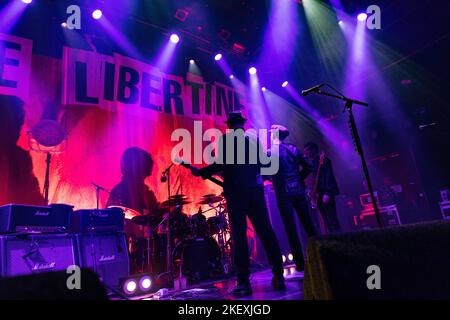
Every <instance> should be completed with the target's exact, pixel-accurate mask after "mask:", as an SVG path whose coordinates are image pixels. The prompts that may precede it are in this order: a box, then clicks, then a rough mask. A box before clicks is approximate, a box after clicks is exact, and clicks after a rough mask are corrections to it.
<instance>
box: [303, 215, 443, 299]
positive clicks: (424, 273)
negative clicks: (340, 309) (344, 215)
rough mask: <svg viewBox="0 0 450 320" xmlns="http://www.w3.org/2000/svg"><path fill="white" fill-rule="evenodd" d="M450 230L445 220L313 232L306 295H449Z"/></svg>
mask: <svg viewBox="0 0 450 320" xmlns="http://www.w3.org/2000/svg"><path fill="white" fill-rule="evenodd" d="M449 234H450V222H448V221H445V222H444V221H443V222H441V221H439V222H427V223H418V224H410V225H403V226H396V227H388V228H384V229H378V230H368V231H360V232H352V233H343V234H336V235H328V236H320V237H313V238H311V239H310V241H309V244H308V261H307V265H306V270H305V279H304V297H305V299H319V300H322V299H445V300H448V299H450V277H449V276H448V272H449V270H450V237H449ZM373 267H375V269H378V271H375V269H374V268H373ZM375 283H378V285H379V287H374V286H373V285H374V284H375Z"/></svg>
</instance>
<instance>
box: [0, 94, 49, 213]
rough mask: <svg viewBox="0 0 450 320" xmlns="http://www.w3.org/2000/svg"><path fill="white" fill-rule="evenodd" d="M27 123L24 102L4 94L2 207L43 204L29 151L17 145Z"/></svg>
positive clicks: (0, 100)
mask: <svg viewBox="0 0 450 320" xmlns="http://www.w3.org/2000/svg"><path fill="white" fill-rule="evenodd" d="M24 121H25V111H24V108H23V102H22V100H20V99H19V98H17V97H14V96H8V95H0V205H4V204H7V203H21V204H31V205H43V203H44V199H43V197H42V195H41V193H40V192H39V184H38V181H37V179H36V177H35V176H34V174H33V162H32V160H31V157H30V154H29V152H28V151H26V150H24V149H22V148H21V147H19V146H18V145H17V142H18V140H19V137H20V131H21V129H22V126H23V124H24Z"/></svg>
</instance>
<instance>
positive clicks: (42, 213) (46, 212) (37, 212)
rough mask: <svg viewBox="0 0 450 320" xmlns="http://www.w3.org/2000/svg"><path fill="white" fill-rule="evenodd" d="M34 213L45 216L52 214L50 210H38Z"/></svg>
mask: <svg viewBox="0 0 450 320" xmlns="http://www.w3.org/2000/svg"><path fill="white" fill-rule="evenodd" d="M34 215H35V216H43V217H46V216H48V215H50V211H36V212H35V213H34Z"/></svg>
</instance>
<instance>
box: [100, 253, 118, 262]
mask: <svg viewBox="0 0 450 320" xmlns="http://www.w3.org/2000/svg"><path fill="white" fill-rule="evenodd" d="M113 260H116V255H114V254H112V255H110V256H104V255H102V256H101V257H100V259H98V261H100V262H107V261H113Z"/></svg>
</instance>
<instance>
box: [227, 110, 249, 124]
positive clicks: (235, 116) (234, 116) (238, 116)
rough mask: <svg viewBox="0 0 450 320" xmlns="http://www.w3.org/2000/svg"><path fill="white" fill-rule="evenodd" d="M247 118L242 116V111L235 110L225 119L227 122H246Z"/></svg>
mask: <svg viewBox="0 0 450 320" xmlns="http://www.w3.org/2000/svg"><path fill="white" fill-rule="evenodd" d="M246 121H247V119H246V118H244V117H243V116H242V113H240V112H237V111H233V112H230V113H228V117H227V120H225V123H241V122H246Z"/></svg>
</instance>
